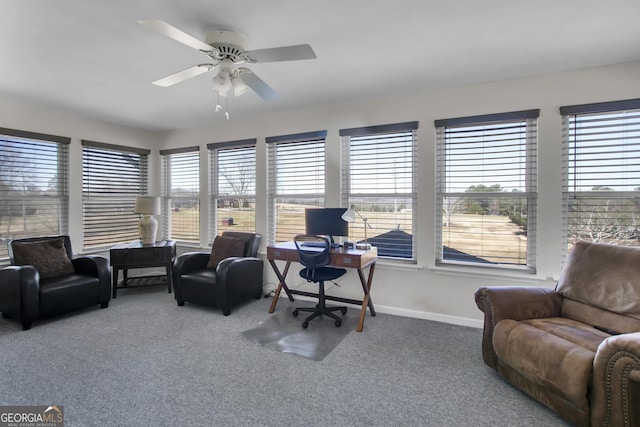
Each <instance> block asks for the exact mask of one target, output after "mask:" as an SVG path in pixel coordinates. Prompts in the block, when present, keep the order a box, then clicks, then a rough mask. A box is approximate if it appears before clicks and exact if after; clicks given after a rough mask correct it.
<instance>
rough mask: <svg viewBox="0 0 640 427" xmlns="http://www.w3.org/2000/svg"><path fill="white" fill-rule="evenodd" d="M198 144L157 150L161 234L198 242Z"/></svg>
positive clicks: (168, 237) (169, 237)
mask: <svg viewBox="0 0 640 427" xmlns="http://www.w3.org/2000/svg"><path fill="white" fill-rule="evenodd" d="M199 150H200V147H187V148H179V149H174V150H160V157H161V160H162V162H161V163H162V237H163V238H164V239H173V240H177V241H178V242H182V243H196V244H199V243H200V151H199Z"/></svg>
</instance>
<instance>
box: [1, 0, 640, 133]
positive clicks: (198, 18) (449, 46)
mask: <svg viewBox="0 0 640 427" xmlns="http://www.w3.org/2000/svg"><path fill="white" fill-rule="evenodd" d="M0 1H1V2H0V60H1V61H2V63H1V65H0V97H2V98H5V99H14V100H17V101H20V102H26V103H30V104H35V105H38V106H43V107H45V108H56V109H59V110H62V111H66V112H70V113H74V114H79V115H82V116H86V117H92V118H96V119H100V120H105V121H108V122H113V123H119V124H123V125H127V126H133V127H136V128H141V129H149V130H157V131H161V130H169V129H179V128H186V127H193V126H200V125H205V124H209V123H214V122H215V121H217V120H225V119H224V116H223V115H222V114H220V113H218V114H216V113H215V112H214V107H215V104H216V101H217V96H216V92H214V91H212V90H211V89H210V88H211V81H210V79H211V77H213V75H212V73H207V74H204V75H201V76H198V77H195V78H193V79H191V80H188V81H186V82H182V83H180V84H177V85H174V86H172V87H169V88H162V87H157V86H154V85H152V84H151V82H152V81H153V80H156V79H158V78H160V77H164V76H166V75H168V74H172V73H174V72H177V71H180V70H183V69H185V68H188V67H190V66H192V65H195V64H198V63H203V62H207V57H206V56H205V55H204V54H203V53H200V52H197V51H195V50H193V49H190V48H189V47H187V46H184V45H182V44H180V43H178V42H176V41H174V40H171V39H169V38H167V37H165V36H163V35H160V34H158V33H156V32H154V31H151V30H150V29H148V28H146V27H143V26H141V25H139V24H137V23H136V20H138V19H142V18H158V19H161V20H164V21H166V22H168V23H170V24H171V25H173V26H175V27H177V28H179V29H181V30H183V31H184V32H186V33H188V34H191V35H193V36H194V37H196V38H199V39H204V37H205V34H206V32H207V31H209V30H211V29H229V30H234V31H240V32H243V33H245V34H246V35H248V36H249V38H250V40H251V44H250V46H249V49H262V48H269V47H277V46H286V45H294V44H302V43H308V44H310V45H311V46H312V47H313V49H314V50H315V52H316V55H317V56H318V58H317V59H315V60H308V61H293V62H276V63H265V64H252V65H250V68H251V69H252V70H253V71H254V72H255V73H256V74H257V75H258V76H259V77H260V78H262V79H263V80H264V81H266V82H267V83H268V84H269V85H271V86H272V87H273V88H274V89H275V90H276V91H277V92H278V94H279V97H278V99H276V100H274V101H269V102H265V101H262V99H260V98H259V97H258V96H257V95H256V94H255V93H253V92H249V93H247V94H245V95H243V96H241V97H238V98H231V99H230V110H231V120H233V119H234V118H245V117H251V116H252V115H256V114H264V113H267V112H276V111H286V110H291V109H296V108H304V107H309V106H318V105H331V104H336V103H342V102H347V101H351V100H355V99H363V98H367V97H369V98H374V97H380V96H383V95H393V94H398V95H399V94H405V93H412V92H415V91H422V90H431V89H438V88H444V87H452V86H460V85H467V84H473V83H481V82H489V81H497V80H504V79H511V78H517V77H523V76H528V75H535V74H543V73H551V72H558V71H567V70H574V69H580V68H588V67H594V66H600V65H607V64H613V63H622V62H628V61H635V60H640V25H639V24H638V18H640V1H638V0H607V1H603V0H535V1H532V0H529V1H524V0H483V1H479V0H437V1H436V0H316V1H302V0H289V1H286V0H271V1H265V0H235V1H216V0H110V1H104V0H55V1H53V0H0ZM0 125H1V118H0Z"/></svg>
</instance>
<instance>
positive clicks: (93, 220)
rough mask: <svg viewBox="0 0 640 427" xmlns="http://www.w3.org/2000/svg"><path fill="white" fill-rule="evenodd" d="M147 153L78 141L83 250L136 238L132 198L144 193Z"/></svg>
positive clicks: (134, 201) (135, 221) (136, 216)
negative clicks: (80, 147) (79, 149)
mask: <svg viewBox="0 0 640 427" xmlns="http://www.w3.org/2000/svg"><path fill="white" fill-rule="evenodd" d="M149 153H150V151H149V150H143V149H138V148H132V147H123V146H119V145H111V144H103V143H100V142H93V141H85V140H83V141H82V227H83V231H84V241H83V245H84V248H85V249H90V248H100V247H105V246H108V245H114V244H117V243H121V242H129V241H133V240H137V239H139V238H140V233H139V232H138V222H139V221H140V218H139V216H138V215H136V214H135V213H134V212H133V211H134V208H135V204H136V197H137V196H139V195H144V194H146V193H147V163H148V160H147V158H148V156H149Z"/></svg>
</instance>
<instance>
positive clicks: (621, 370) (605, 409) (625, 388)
mask: <svg viewBox="0 0 640 427" xmlns="http://www.w3.org/2000/svg"><path fill="white" fill-rule="evenodd" d="M591 414H592V415H591V425H620V426H621V425H625V426H627V425H628V426H632V425H634V426H635V425H640V332H634V333H630V334H621V335H614V336H611V337H609V338H607V339H606V340H604V341H603V342H602V343H601V344H600V346H599V347H598V350H597V351H596V356H595V359H594V361H593V398H592V402H591Z"/></svg>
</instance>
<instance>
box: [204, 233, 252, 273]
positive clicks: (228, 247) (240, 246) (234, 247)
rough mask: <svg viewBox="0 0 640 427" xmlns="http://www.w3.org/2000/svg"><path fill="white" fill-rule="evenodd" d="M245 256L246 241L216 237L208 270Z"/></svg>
mask: <svg viewBox="0 0 640 427" xmlns="http://www.w3.org/2000/svg"><path fill="white" fill-rule="evenodd" d="M243 255H244V240H242V239H236V238H235V237H227V236H216V238H215V240H214V241H213V247H212V248H211V255H210V256H209V262H208V263H207V268H216V267H217V266H218V264H219V263H220V261H222V260H223V259H225V258H229V257H233V256H243Z"/></svg>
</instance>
